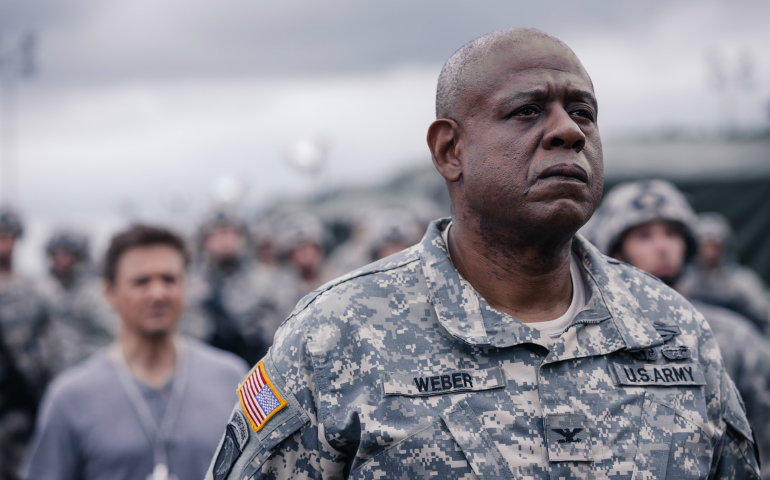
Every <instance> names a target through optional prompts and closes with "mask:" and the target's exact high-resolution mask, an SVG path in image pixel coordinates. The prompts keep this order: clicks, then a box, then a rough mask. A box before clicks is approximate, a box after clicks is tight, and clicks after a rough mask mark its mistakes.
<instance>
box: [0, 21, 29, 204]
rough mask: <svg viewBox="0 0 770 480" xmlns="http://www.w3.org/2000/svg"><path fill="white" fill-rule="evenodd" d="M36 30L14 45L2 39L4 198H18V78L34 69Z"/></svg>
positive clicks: (0, 169) (0, 170)
mask: <svg viewBox="0 0 770 480" xmlns="http://www.w3.org/2000/svg"><path fill="white" fill-rule="evenodd" d="M35 43H36V40H35V35H34V33H27V34H25V35H24V36H23V37H22V38H21V42H20V43H19V44H18V45H17V47H18V48H14V46H13V45H9V46H8V48H3V47H4V45H3V43H2V42H0V201H2V203H5V204H15V203H16V202H17V201H18V186H19V185H18V181H19V178H18V165H17V158H16V156H17V153H18V152H17V147H18V131H17V121H18V118H17V117H18V113H19V112H18V98H17V82H18V81H19V79H20V78H21V77H27V76H31V75H32V74H33V73H34V70H35V68H34V62H33V51H34V49H35Z"/></svg>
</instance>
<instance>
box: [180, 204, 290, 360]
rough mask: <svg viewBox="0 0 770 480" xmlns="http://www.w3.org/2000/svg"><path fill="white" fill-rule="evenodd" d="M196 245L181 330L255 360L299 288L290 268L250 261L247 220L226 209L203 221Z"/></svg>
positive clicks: (251, 256) (284, 315)
mask: <svg viewBox="0 0 770 480" xmlns="http://www.w3.org/2000/svg"><path fill="white" fill-rule="evenodd" d="M198 249H199V251H200V252H201V258H200V261H199V262H198V264H197V265H195V267H194V268H193V270H192V272H191V274H190V300H189V305H188V311H187V313H186V316H185V319H184V322H185V327H184V331H185V333H188V334H191V335H192V336H194V337H197V338H201V339H203V340H205V341H206V342H208V343H210V344H211V345H214V346H215V347H218V348H221V349H224V350H227V351H230V352H233V353H235V354H237V355H239V356H241V357H242V358H243V359H244V360H246V362H247V363H249V364H250V365H251V364H254V363H256V361H257V360H259V359H260V358H261V356H262V355H264V354H265V352H266V351H267V349H268V348H269V347H270V345H271V344H272V341H273V335H274V334H275V331H276V329H277V328H278V325H279V324H280V323H281V322H282V321H283V320H284V319H285V318H286V317H287V316H288V314H289V313H290V312H291V309H292V308H294V305H295V304H296V303H297V301H298V300H299V298H300V297H301V296H302V292H301V291H300V290H299V287H298V285H297V283H296V282H295V281H294V280H293V278H292V277H291V275H290V274H289V273H288V272H286V271H283V270H280V269H277V268H273V267H270V266H267V265H258V264H257V263H256V262H255V261H254V258H253V252H252V250H253V249H252V246H251V240H250V236H249V232H248V229H247V227H246V224H245V222H243V220H241V219H240V218H239V217H238V216H236V215H234V214H232V213H230V212H226V211H217V212H214V213H213V214H212V215H210V216H209V217H208V218H207V219H206V220H205V221H204V222H203V224H202V225H201V227H200V230H199V234H198Z"/></svg>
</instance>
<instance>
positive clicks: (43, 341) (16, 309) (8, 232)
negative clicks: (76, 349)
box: [0, 208, 54, 480]
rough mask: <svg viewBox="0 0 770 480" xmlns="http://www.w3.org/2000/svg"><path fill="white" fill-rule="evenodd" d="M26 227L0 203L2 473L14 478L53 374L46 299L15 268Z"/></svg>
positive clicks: (0, 414)
mask: <svg viewBox="0 0 770 480" xmlns="http://www.w3.org/2000/svg"><path fill="white" fill-rule="evenodd" d="M23 232H24V228H23V226H22V223H21V219H20V218H19V216H18V214H17V213H16V212H15V211H13V210H11V209H8V208H0V478H2V479H3V480H6V479H15V478H17V477H16V471H17V469H18V467H19V465H20V463H21V459H22V457H23V455H24V451H25V449H26V446H27V442H28V441H29V437H30V435H31V433H32V428H33V425H34V420H35V415H36V413H37V405H38V402H39V400H40V397H41V396H42V393H43V390H44V389H45V386H46V384H47V383H48V380H49V379H50V377H51V363H52V359H53V356H54V355H53V346H52V344H51V335H50V328H49V327H50V323H49V319H48V314H47V312H46V309H45V306H44V301H43V298H42V296H41V295H40V293H39V292H38V291H37V290H36V289H35V287H34V285H33V283H32V282H31V281H30V280H28V279H26V278H24V277H22V276H21V275H19V274H18V272H16V271H15V269H14V265H13V252H14V249H15V247H16V244H17V242H18V240H19V239H20V238H21V236H22V234H23Z"/></svg>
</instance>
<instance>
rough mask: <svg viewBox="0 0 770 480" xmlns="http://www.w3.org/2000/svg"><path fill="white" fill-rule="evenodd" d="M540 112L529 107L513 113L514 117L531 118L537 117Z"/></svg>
mask: <svg viewBox="0 0 770 480" xmlns="http://www.w3.org/2000/svg"><path fill="white" fill-rule="evenodd" d="M539 112H540V110H539V109H537V108H536V107H532V106H528V107H522V108H520V109H518V110H516V111H515V112H513V115H511V116H512V117H530V116H532V115H537V114H538V113H539Z"/></svg>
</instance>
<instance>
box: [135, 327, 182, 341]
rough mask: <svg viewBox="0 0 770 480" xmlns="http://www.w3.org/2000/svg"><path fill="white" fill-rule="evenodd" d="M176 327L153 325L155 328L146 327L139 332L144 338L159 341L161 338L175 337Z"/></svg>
mask: <svg viewBox="0 0 770 480" xmlns="http://www.w3.org/2000/svg"><path fill="white" fill-rule="evenodd" d="M174 327H175V325H174V324H172V325H163V326H161V325H153V326H146V327H144V328H141V329H140V330H139V333H140V334H141V335H142V337H144V338H146V339H148V340H157V339H159V338H164V337H168V336H170V335H173V334H174V332H175V330H176V329H175V328H174Z"/></svg>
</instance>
